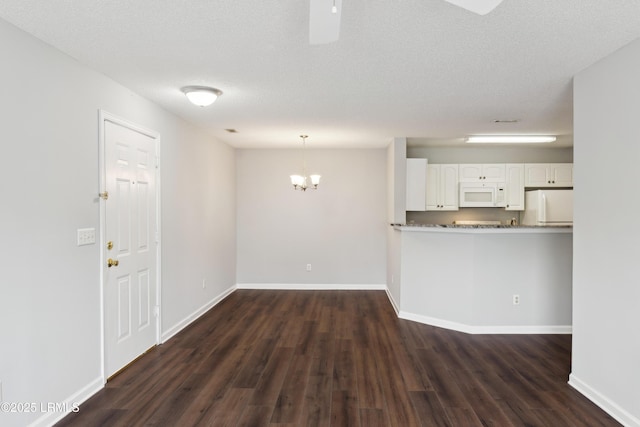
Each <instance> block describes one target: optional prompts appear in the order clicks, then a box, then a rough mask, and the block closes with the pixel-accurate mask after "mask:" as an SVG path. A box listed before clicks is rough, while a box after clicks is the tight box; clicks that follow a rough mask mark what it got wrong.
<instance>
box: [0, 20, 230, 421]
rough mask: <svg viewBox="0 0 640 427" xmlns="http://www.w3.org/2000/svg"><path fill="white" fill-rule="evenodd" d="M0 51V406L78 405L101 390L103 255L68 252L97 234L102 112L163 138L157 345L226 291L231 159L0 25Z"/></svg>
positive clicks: (88, 250) (10, 417) (45, 417)
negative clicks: (87, 233) (82, 233)
mask: <svg viewBox="0 0 640 427" xmlns="http://www.w3.org/2000/svg"><path fill="white" fill-rule="evenodd" d="M0 52H2V66H1V67H0V81H1V82H2V96H1V97H0V118H1V119H0V120H1V121H0V141H1V147H2V154H0V197H1V199H0V200H1V203H2V208H1V209H0V236H1V242H2V245H1V249H0V254H1V258H2V262H1V264H2V268H0V326H1V328H0V346H1V350H0V381H1V382H2V397H3V399H4V401H6V402H36V403H39V402H45V403H46V402H65V401H73V400H77V399H80V398H84V397H86V396H87V395H89V394H90V393H92V392H93V391H95V390H96V389H97V388H99V387H101V385H102V381H101V355H100V349H101V345H100V332H101V326H100V292H99V263H100V262H101V259H100V257H99V248H98V245H97V244H96V245H90V246H82V247H78V246H76V229H77V228H84V227H94V228H96V230H98V229H99V203H98V200H97V194H98V192H99V171H98V109H104V110H106V111H108V112H110V113H113V114H115V115H118V116H120V117H123V118H126V119H128V120H130V121H132V122H135V123H137V124H140V125H142V126H144V127H147V128H150V129H153V130H156V131H158V132H159V133H160V134H161V153H162V170H161V184H162V195H161V196H162V217H163V218H162V220H163V228H162V237H163V256H162V261H163V288H162V292H163V301H164V307H163V316H164V317H163V325H162V327H163V331H164V332H166V331H169V330H171V329H172V328H174V329H175V327H176V326H177V325H179V322H180V321H181V320H183V319H185V318H188V317H189V316H190V315H191V314H192V313H194V312H196V311H197V310H199V309H201V308H202V307H205V306H207V304H208V303H209V302H210V301H212V300H215V298H216V297H217V296H219V295H221V294H223V293H224V292H225V291H226V290H227V289H228V288H229V287H231V286H233V285H234V283H235V277H234V264H235V258H234V255H235V221H234V217H235V198H234V181H235V167H234V153H233V150H232V149H230V148H229V147H227V146H225V145H222V144H220V143H218V142H216V141H214V140H212V138H211V137H209V136H207V135H205V134H203V133H201V132H199V131H197V130H196V129H195V128H193V127H192V126H190V125H188V124H187V123H185V122H183V121H181V120H179V119H178V118H176V117H175V116H173V115H171V114H169V113H167V112H166V111H164V110H162V109H160V108H159V107H157V106H156V105H154V104H152V103H150V102H148V101H146V100H145V99H143V98H141V97H139V96H137V95H136V94H134V93H132V92H130V91H129V90H127V89H126V88H124V87H123V86H120V85H118V84H116V83H114V82H113V81H111V80H109V79H108V78H106V77H105V76H103V75H101V74H99V73H96V72H94V71H91V70H89V69H87V68H85V67H84V66H82V65H80V64H78V63H77V62H76V61H74V60H73V59H71V58H69V57H68V56H65V55H63V54H61V53H60V52H59V51H57V50H55V49H53V48H51V47H50V46H48V45H45V44H43V43H41V42H39V41H38V40H36V39H34V38H33V37H31V36H29V35H27V34H25V33H23V32H22V31H20V30H17V29H16V28H15V27H13V26H11V25H9V24H7V23H6V22H5V21H2V20H0ZM202 278H206V279H207V280H208V287H207V289H205V290H203V289H202V286H201V283H202ZM194 282H195V283H194ZM62 415H63V414H59V413H49V414H47V413H42V412H40V410H39V409H38V411H37V412H36V413H31V414H6V413H0V425H3V426H22V425H26V424H29V423H32V422H35V421H36V420H39V421H40V423H41V424H46V423H50V422H52V421H53V420H55V419H56V418H58V417H59V416H62Z"/></svg>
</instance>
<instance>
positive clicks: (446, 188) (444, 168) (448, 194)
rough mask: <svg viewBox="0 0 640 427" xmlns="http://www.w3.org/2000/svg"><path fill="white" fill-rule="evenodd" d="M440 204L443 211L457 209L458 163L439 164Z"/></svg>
mask: <svg viewBox="0 0 640 427" xmlns="http://www.w3.org/2000/svg"><path fill="white" fill-rule="evenodd" d="M440 168H441V170H440V195H441V199H440V206H441V208H440V209H441V210H444V211H457V210H458V209H459V208H458V204H459V200H458V165H440Z"/></svg>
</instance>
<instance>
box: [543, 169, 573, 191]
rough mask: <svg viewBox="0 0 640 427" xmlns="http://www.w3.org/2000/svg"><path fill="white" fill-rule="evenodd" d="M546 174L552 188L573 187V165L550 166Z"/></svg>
mask: <svg viewBox="0 0 640 427" xmlns="http://www.w3.org/2000/svg"><path fill="white" fill-rule="evenodd" d="M548 172H549V180H550V181H551V185H553V186H554V187H573V163H556V164H550V165H549V171H548Z"/></svg>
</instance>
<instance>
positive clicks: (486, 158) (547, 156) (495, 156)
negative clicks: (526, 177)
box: [407, 144, 573, 163]
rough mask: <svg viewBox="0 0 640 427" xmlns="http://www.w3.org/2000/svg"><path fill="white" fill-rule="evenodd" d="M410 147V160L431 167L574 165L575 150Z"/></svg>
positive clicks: (540, 147) (473, 145)
mask: <svg viewBox="0 0 640 427" xmlns="http://www.w3.org/2000/svg"><path fill="white" fill-rule="evenodd" d="M469 145H471V146H464V147H411V146H410V147H407V157H408V158H427V159H429V163H571V162H573V149H572V148H571V147H568V148H550V147H548V146H546V145H545V144H542V145H539V146H536V147H531V146H523V147H513V146H504V147H496V146H492V145H488V146H482V147H478V146H477V145H475V144H469Z"/></svg>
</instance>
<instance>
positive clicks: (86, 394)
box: [29, 377, 104, 427]
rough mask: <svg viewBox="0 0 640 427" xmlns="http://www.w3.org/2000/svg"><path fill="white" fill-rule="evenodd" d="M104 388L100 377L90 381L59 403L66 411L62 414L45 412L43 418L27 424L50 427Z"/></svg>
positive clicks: (32, 426) (36, 426) (30, 426)
mask: <svg viewBox="0 0 640 427" xmlns="http://www.w3.org/2000/svg"><path fill="white" fill-rule="evenodd" d="M103 388H104V381H103V380H102V377H98V378H97V379H95V380H93V381H91V382H90V383H89V384H87V385H86V386H85V387H83V388H82V389H81V390H80V391H78V392H76V393H74V394H73V395H71V397H69V398H67V399H65V400H63V401H62V402H60V404H62V406H64V408H65V409H67V410H66V411H63V412H46V413H45V414H44V415H43V416H41V417H40V418H38V419H37V420H35V421H34V422H33V423H31V424H29V427H41V426H42V427H45V426H47V427H48V426H52V425H54V424H55V423H57V422H58V421H60V420H61V419H63V418H64V417H66V416H67V415H69V414H70V413H71V412H72V410H73V408H77V407H78V406H79V405H80V404H82V403H84V402H85V401H86V400H87V399H89V398H90V397H91V396H93V395H94V394H96V393H97V392H98V391H100V390H102V389H103Z"/></svg>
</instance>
